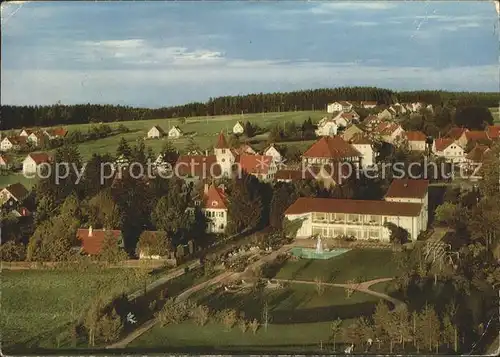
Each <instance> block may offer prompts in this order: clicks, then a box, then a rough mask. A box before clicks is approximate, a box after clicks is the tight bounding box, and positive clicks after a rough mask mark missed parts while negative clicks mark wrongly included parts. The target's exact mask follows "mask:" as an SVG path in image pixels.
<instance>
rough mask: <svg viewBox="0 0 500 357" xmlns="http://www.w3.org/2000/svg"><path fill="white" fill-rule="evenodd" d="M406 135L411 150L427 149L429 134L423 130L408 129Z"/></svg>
mask: <svg viewBox="0 0 500 357" xmlns="http://www.w3.org/2000/svg"><path fill="white" fill-rule="evenodd" d="M405 137H406V140H407V141H408V148H409V149H410V150H411V151H425V146H426V141H427V136H426V135H425V134H424V133H422V132H421V131H407V132H405Z"/></svg>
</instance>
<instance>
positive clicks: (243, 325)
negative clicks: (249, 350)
mask: <svg viewBox="0 0 500 357" xmlns="http://www.w3.org/2000/svg"><path fill="white" fill-rule="evenodd" d="M238 327H239V329H240V330H241V332H243V333H245V332H246V331H247V329H248V323H247V321H246V320H245V319H239V320H238Z"/></svg>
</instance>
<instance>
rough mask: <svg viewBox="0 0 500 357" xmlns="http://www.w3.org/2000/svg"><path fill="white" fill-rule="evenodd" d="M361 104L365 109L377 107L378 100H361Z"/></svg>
mask: <svg viewBox="0 0 500 357" xmlns="http://www.w3.org/2000/svg"><path fill="white" fill-rule="evenodd" d="M361 106H362V107H363V108H365V109H373V108H376V107H377V102H376V101H373V102H372V101H365V102H361Z"/></svg>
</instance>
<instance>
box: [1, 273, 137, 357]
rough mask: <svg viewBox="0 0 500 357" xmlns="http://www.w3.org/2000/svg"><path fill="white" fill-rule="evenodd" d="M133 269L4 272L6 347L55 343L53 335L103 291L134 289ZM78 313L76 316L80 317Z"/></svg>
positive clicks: (3, 302) (3, 334)
mask: <svg viewBox="0 0 500 357" xmlns="http://www.w3.org/2000/svg"><path fill="white" fill-rule="evenodd" d="M137 286H138V284H137V283H136V282H134V279H133V272H132V270H131V269H107V270H101V269H89V270H87V271H85V272H78V271H70V270H25V271H10V270H4V271H2V281H1V291H2V309H1V312H0V316H1V322H0V327H1V331H2V347H3V348H4V349H5V348H9V347H13V348H15V347H16V346H17V347H24V348H36V347H43V346H47V345H48V346H53V344H54V341H53V338H49V337H51V336H52V337H53V336H54V335H55V334H57V333H59V332H60V329H61V328H62V327H63V326H64V325H65V324H67V323H69V322H71V321H73V318H72V313H71V311H72V308H73V309H74V312H75V313H76V315H78V313H79V312H81V311H83V310H85V308H86V306H87V304H88V303H89V302H90V301H91V299H92V297H94V296H95V295H96V294H97V293H98V292H99V291H102V292H103V293H104V294H105V295H106V296H108V297H111V296H112V295H115V294H118V293H120V292H124V291H130V290H132V289H133V288H134V287H135V288H137ZM76 315H75V316H76Z"/></svg>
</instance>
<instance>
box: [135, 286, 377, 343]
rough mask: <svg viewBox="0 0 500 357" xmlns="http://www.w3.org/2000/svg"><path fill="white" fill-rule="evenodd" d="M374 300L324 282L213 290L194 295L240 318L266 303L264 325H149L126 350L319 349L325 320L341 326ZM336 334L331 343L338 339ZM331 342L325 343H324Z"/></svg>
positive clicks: (257, 315)
mask: <svg viewBox="0 0 500 357" xmlns="http://www.w3.org/2000/svg"><path fill="white" fill-rule="evenodd" d="M378 301H379V299H378V298H377V297H374V296H371V295H368V294H364V293H359V292H355V293H354V294H353V295H352V296H351V297H350V298H349V299H348V298H347V297H346V294H345V291H344V290H343V289H339V288H333V287H325V289H324V291H323V293H322V294H319V293H318V292H317V291H316V288H315V286H314V285H300V284H290V285H289V286H286V287H284V288H282V289H276V290H267V289H264V290H263V291H259V290H258V291H253V292H252V291H250V292H249V291H248V290H247V291H245V292H240V293H225V292H222V291H218V292H215V293H213V294H212V295H209V296H208V297H205V298H202V299H199V301H198V303H200V304H204V305H207V306H209V307H210V308H211V310H212V311H219V310H222V309H227V308H232V309H236V310H237V311H239V312H240V313H243V314H244V316H245V319H246V320H253V319H257V320H258V321H260V322H262V321H263V318H262V314H263V311H264V309H265V308H264V306H265V305H266V304H267V306H268V316H269V317H268V320H269V325H268V327H267V330H266V329H265V327H264V326H263V325H262V324H261V326H260V327H259V329H258V330H257V332H256V333H255V334H254V333H253V332H252V331H250V330H247V331H246V332H243V331H242V330H241V329H240V328H239V327H238V326H233V327H232V328H231V329H227V328H226V327H225V326H223V325H222V324H221V323H219V322H218V321H216V320H215V319H214V318H212V319H211V320H210V321H209V323H208V324H207V325H205V326H197V325H195V324H194V323H193V322H192V321H186V322H184V323H181V324H178V325H169V326H166V327H161V326H159V325H157V326H155V327H154V328H153V329H152V330H151V331H148V332H147V333H145V334H144V335H142V336H141V337H139V338H138V339H137V340H135V341H133V342H132V343H131V344H130V345H129V346H128V347H127V351H134V349H137V350H139V349H140V350H141V351H143V352H144V351H151V352H153V351H161V350H162V349H163V350H165V351H178V352H181V351H182V352H188V351H189V352H193V353H195V352H223V351H228V352H229V351H232V352H236V351H240V352H258V351H271V352H278V351H280V352H289V353H292V352H293V353H300V352H319V351H320V349H321V345H323V346H324V347H325V348H326V346H327V345H328V344H330V345H331V344H332V341H331V338H330V337H331V332H330V331H331V330H330V324H331V322H332V321H334V320H335V319H337V318H340V319H342V320H343V324H345V325H346V326H347V325H348V324H349V323H350V322H351V321H352V319H354V318H356V317H358V316H362V315H371V314H372V313H373V311H374V309H375V306H376V304H377V302H378ZM341 341H342V339H341V336H337V342H341ZM330 347H331V346H330Z"/></svg>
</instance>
